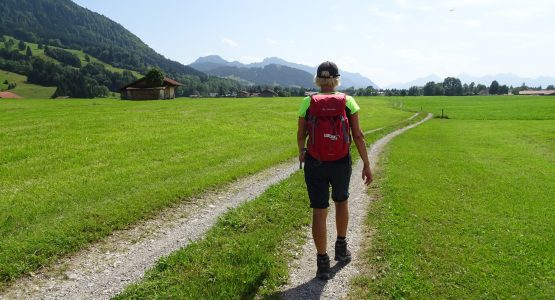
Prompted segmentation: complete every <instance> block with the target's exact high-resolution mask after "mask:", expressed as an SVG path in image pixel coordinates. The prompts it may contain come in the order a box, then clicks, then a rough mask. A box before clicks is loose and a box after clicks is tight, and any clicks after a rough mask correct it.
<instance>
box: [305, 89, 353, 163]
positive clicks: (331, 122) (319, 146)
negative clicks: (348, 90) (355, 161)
mask: <svg viewBox="0 0 555 300" xmlns="http://www.w3.org/2000/svg"><path fill="white" fill-rule="evenodd" d="M346 102H347V100H346V96H345V94H327V95H326V94H324V95H313V96H311V97H310V106H309V108H308V123H307V127H308V154H310V156H312V157H314V158H315V159H317V160H320V161H334V160H338V159H341V158H343V157H345V156H347V155H348V154H349V147H350V145H351V139H350V136H351V133H350V127H349V119H348V118H347V112H346V111H345V104H346Z"/></svg>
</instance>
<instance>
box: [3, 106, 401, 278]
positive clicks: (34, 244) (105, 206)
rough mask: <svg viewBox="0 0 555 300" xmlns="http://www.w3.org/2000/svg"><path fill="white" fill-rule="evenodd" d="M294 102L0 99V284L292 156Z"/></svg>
mask: <svg viewBox="0 0 555 300" xmlns="http://www.w3.org/2000/svg"><path fill="white" fill-rule="evenodd" d="M299 103H300V99H298V98H290V99H276V100H271V101H270V100H268V99H233V100H232V99H225V100H224V99H194V100H191V99H178V100H175V101H144V102H131V101H114V100H56V101H51V100H25V101H14V100H3V101H2V102H0V123H1V124H2V127H0V143H1V145H0V146H1V148H2V152H0V287H2V286H3V285H4V284H5V283H6V282H8V281H11V280H13V279H14V278H17V277H18V276H21V275H22V274H25V273H27V272H30V271H33V270H35V269H37V268H40V267H42V266H46V265H48V264H50V263H52V262H53V261H55V260H57V259H58V258H59V257H61V256H63V255H66V254H69V253H73V252H75V251H77V250H79V249H80V248H82V247H84V246H86V245H87V244H88V243H90V242H92V241H96V240H98V239H100V238H102V237H104V236H106V235H107V234H109V233H110V232H111V231H113V230H114V229H121V228H125V227H127V226H129V225H130V224H133V223H134V222H136V221H137V220H139V219H142V218H147V217H149V216H150V215H152V214H153V213H154V212H156V211H158V210H160V209H162V208H164V207H168V206H169V205H172V204H174V203H178V202H181V201H187V199H188V198H189V197H191V196H193V195H195V194H197V193H200V192H202V191H203V190H206V189H210V188H216V187H218V186H219V185H221V184H223V183H226V182H229V181H232V180H234V179H236V178H238V177H241V176H245V175H247V174H251V173H254V172H257V171H259V170H261V169H263V168H266V167H268V166H270V165H273V164H276V163H278V162H280V161H283V160H286V159H289V158H291V157H294V156H295V155H296V146H295V142H294V140H295V132H296V118H297V117H296V112H297V109H298V105H299ZM359 103H360V105H361V107H362V108H363V110H362V112H361V114H362V116H361V117H362V118H363V119H364V121H362V123H363V124H366V125H367V126H369V124H372V123H375V122H378V121H376V120H382V122H385V121H386V120H389V121H390V122H395V121H396V120H398V119H401V118H405V116H406V115H407V114H408V113H406V112H399V111H393V110H391V109H390V108H389V106H388V104H387V102H385V101H383V100H379V99H371V98H365V99H360V101H359ZM366 107H368V109H366ZM370 108H372V109H370ZM409 115H410V114H409ZM365 122H366V123H365Z"/></svg>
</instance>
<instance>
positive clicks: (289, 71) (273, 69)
mask: <svg viewBox="0 0 555 300" xmlns="http://www.w3.org/2000/svg"><path fill="white" fill-rule="evenodd" d="M206 72H207V73H208V74H210V75H214V76H218V77H224V78H232V79H237V80H239V81H241V82H243V83H248V84H258V85H280V86H287V87H290V86H297V87H305V88H314V87H315V86H314V83H313V80H312V79H313V78H312V75H311V74H310V73H308V72H305V71H302V70H299V69H295V68H290V67H287V66H283V65H276V64H271V65H267V66H264V67H259V68H255V67H251V68H246V67H236V66H222V67H219V68H216V69H212V70H209V71H206Z"/></svg>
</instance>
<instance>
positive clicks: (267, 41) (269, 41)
mask: <svg viewBox="0 0 555 300" xmlns="http://www.w3.org/2000/svg"><path fill="white" fill-rule="evenodd" d="M266 43H268V44H270V45H278V44H279V43H278V42H277V41H276V40H273V39H270V38H267V39H266Z"/></svg>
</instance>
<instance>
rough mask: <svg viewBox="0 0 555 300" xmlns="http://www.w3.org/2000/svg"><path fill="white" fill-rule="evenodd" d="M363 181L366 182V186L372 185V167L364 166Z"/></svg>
mask: <svg viewBox="0 0 555 300" xmlns="http://www.w3.org/2000/svg"><path fill="white" fill-rule="evenodd" d="M362 180H364V184H366V185H369V184H370V183H372V180H373V178H372V171H370V166H367V165H366V166H364V167H363V168H362Z"/></svg>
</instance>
